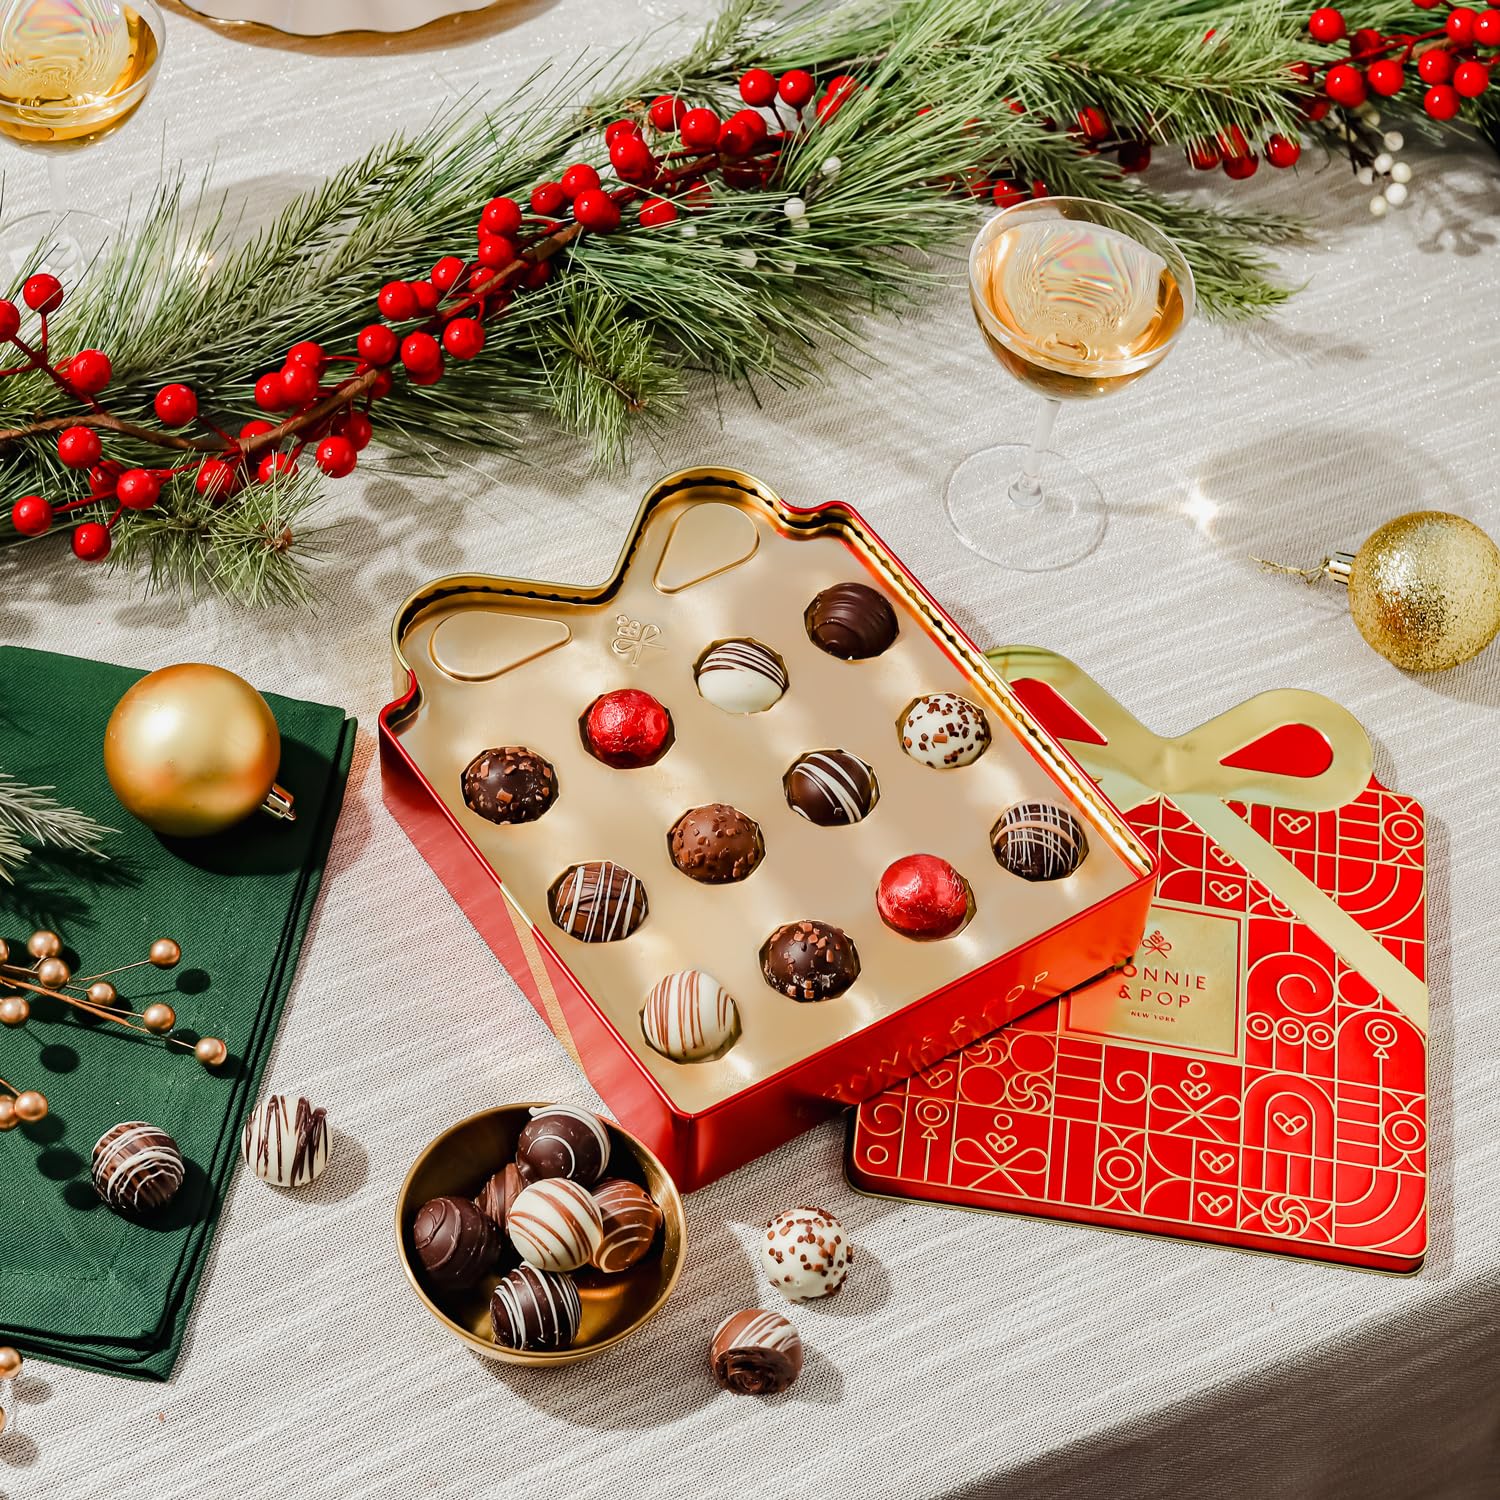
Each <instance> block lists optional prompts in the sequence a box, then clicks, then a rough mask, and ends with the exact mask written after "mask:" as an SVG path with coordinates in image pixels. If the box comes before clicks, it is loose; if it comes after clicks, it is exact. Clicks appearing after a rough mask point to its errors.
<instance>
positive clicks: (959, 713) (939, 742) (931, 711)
mask: <svg viewBox="0 0 1500 1500" xmlns="http://www.w3.org/2000/svg"><path fill="white" fill-rule="evenodd" d="M989 745H990V726H989V722H988V720H986V718H985V716H984V710H983V709H982V708H980V707H979V706H978V704H975V703H970V702H969V700H968V699H967V698H960V697H959V696H958V694H957V693H933V694H931V695H930V696H928V697H926V698H918V699H917V701H916V702H915V703H913V704H912V706H911V707H910V708H909V709H907V711H906V714H905V717H904V718H903V719H902V720H901V748H902V749H903V750H905V751H906V753H907V754H908V755H909V756H911V758H912V759H913V760H916V761H920V762H921V763H922V764H923V765H924V766H934V767H936V768H937V769H938V770H949V769H951V768H952V767H954V766H967V765H970V764H972V763H973V762H974V761H976V760H978V759H979V757H980V756H981V755H983V754H984V752H985V751H986V750H988V749H989Z"/></svg>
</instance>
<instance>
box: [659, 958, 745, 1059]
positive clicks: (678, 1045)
mask: <svg viewBox="0 0 1500 1500" xmlns="http://www.w3.org/2000/svg"><path fill="white" fill-rule="evenodd" d="M739 1029H740V1013H739V1009H738V1007H737V1006H736V1005H735V1003H734V998H733V996H731V995H730V993H729V991H728V990H726V989H725V988H724V986H723V985H722V984H720V983H719V981H718V980H717V979H715V978H714V977H713V975H712V974H705V973H704V972H703V970H702V969H681V970H679V971H678V972H677V973H676V974H668V975H667V977H666V978H665V979H663V980H661V981H660V982H659V983H658V984H657V985H656V986H655V987H654V988H653V989H652V991H651V993H650V994H649V995H647V996H646V1004H645V1007H644V1008H643V1009H642V1011H641V1030H642V1031H643V1032H645V1034H646V1040H647V1041H648V1042H650V1043H651V1045H652V1046H653V1047H654V1048H655V1049H656V1050H657V1051H658V1052H660V1053H661V1055H662V1056H663V1057H670V1058H671V1059H672V1061H673V1062H682V1063H685V1062H698V1061H700V1060H701V1059H702V1058H705V1057H712V1056H714V1054H715V1053H718V1052H722V1051H723V1050H724V1048H725V1047H727V1046H728V1045H729V1044H730V1043H731V1042H732V1041H733V1040H734V1039H735V1037H736V1036H737V1035H738V1034H739Z"/></svg>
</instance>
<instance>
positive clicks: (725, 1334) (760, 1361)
mask: <svg viewBox="0 0 1500 1500" xmlns="http://www.w3.org/2000/svg"><path fill="white" fill-rule="evenodd" d="M708 1362H709V1366H710V1368H711V1369H712V1370H713V1372H714V1379H715V1380H717V1381H718V1382H719V1384H720V1385H721V1386H723V1387H724V1389H725V1390H726V1391H733V1392H735V1394H736V1395H740V1396H774V1395H777V1394H778V1393H779V1392H781V1391H784V1390H785V1389H786V1388H787V1387H788V1386H789V1385H790V1384H791V1383H792V1382H793V1381H794V1380H795V1379H796V1378H797V1377H798V1375H800V1374H801V1373H802V1340H801V1338H799V1337H798V1334H797V1330H796V1329H795V1328H793V1327H792V1325H791V1324H790V1323H788V1322H787V1320H786V1319H785V1318H783V1317H782V1316H781V1314H780V1313H773V1312H762V1311H761V1310H760V1309H759V1308H757V1307H751V1308H746V1310H745V1311H744V1312H737V1313H731V1314H730V1315H729V1316H728V1317H727V1318H725V1319H724V1321H723V1322H722V1323H720V1324H719V1326H718V1328H717V1329H715V1330H714V1337H713V1342H712V1344H710V1346H709V1350H708Z"/></svg>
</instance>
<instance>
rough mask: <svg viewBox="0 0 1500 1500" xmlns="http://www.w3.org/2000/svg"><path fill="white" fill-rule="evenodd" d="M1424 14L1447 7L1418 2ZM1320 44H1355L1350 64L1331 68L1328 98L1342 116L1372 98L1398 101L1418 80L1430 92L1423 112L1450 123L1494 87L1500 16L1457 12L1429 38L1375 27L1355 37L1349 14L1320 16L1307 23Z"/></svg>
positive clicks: (1462, 8)
mask: <svg viewBox="0 0 1500 1500" xmlns="http://www.w3.org/2000/svg"><path fill="white" fill-rule="evenodd" d="M1412 3H1413V4H1414V5H1416V6H1417V8H1418V9H1419V10H1435V9H1437V8H1438V6H1440V5H1442V4H1444V3H1445V0H1412ZM1307 29H1308V32H1309V33H1310V34H1311V35H1312V37H1313V38H1314V40H1316V41H1319V42H1324V43H1327V44H1329V45H1333V44H1335V43H1337V42H1341V41H1344V40H1345V39H1346V38H1347V39H1348V44H1349V57H1348V60H1347V61H1344V62H1334V63H1330V64H1324V65H1323V66H1324V67H1326V69H1327V71H1326V74H1325V76H1324V78H1323V93H1324V95H1325V96H1326V97H1327V99H1328V100H1330V101H1331V102H1332V103H1333V104H1337V105H1339V106H1340V107H1341V108H1343V109H1358V108H1359V106H1360V105H1361V104H1363V103H1364V102H1365V101H1366V100H1367V99H1368V98H1369V97H1370V96H1371V95H1372V94H1373V95H1376V96H1379V97H1381V98H1391V97H1393V96H1394V95H1396V94H1399V93H1400V92H1401V91H1402V90H1403V89H1404V88H1405V87H1406V85H1407V83H1408V81H1409V74H1408V69H1409V68H1410V67H1411V65H1412V59H1413V58H1415V59H1416V75H1417V80H1418V82H1419V84H1421V85H1423V86H1424V92H1423V94H1422V108H1423V109H1424V110H1426V111H1427V113H1428V114H1429V115H1431V116H1432V118H1433V119H1434V120H1451V119H1453V118H1454V117H1455V116H1456V115H1457V114H1458V112H1459V110H1460V109H1461V108H1462V107H1463V102H1464V100H1466V99H1477V98H1478V97H1479V96H1480V95H1481V94H1482V93H1484V92H1485V90H1486V89H1488V88H1489V86H1490V70H1491V68H1493V67H1494V66H1495V64H1496V62H1497V61H1500V10H1497V9H1488V10H1479V11H1476V10H1471V9H1470V8H1469V7H1468V6H1467V5H1455V6H1453V7H1451V8H1450V9H1449V11H1448V14H1447V16H1446V17H1445V18H1444V20H1443V24H1442V25H1441V26H1439V27H1435V28H1433V29H1431V30H1428V31H1423V32H1417V33H1398V34H1395V35H1391V36H1386V35H1383V34H1382V33H1381V32H1379V31H1376V30H1374V29H1373V28H1371V27H1368V26H1364V27H1360V28H1359V29H1358V30H1356V31H1354V32H1352V33H1351V32H1350V31H1349V30H1348V25H1347V23H1346V22H1345V20H1344V15H1343V12H1342V11H1339V10H1335V9H1334V8H1333V7H1332V6H1323V7H1322V8H1321V9H1319V10H1315V11H1314V12H1313V13H1312V15H1311V16H1309V17H1308V20H1307Z"/></svg>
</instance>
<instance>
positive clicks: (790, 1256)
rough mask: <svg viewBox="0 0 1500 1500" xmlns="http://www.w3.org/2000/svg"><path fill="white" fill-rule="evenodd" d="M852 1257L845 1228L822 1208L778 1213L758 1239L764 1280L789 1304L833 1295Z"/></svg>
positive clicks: (842, 1279) (841, 1283)
mask: <svg viewBox="0 0 1500 1500" xmlns="http://www.w3.org/2000/svg"><path fill="white" fill-rule="evenodd" d="M852 1256H853V1251H852V1250H851V1249H850V1248H849V1239H848V1236H847V1235H846V1234H845V1233H844V1226H843V1225H842V1224H840V1223H839V1221H838V1220H837V1219H835V1218H834V1216H833V1215H832V1214H831V1213H829V1212H828V1211H827V1210H826V1209H821V1208H789V1209H787V1211H786V1212H785V1213H781V1214H777V1215H776V1217H775V1218H774V1219H772V1220H771V1222H770V1223H769V1224H768V1225H767V1226H766V1232H765V1233H764V1234H763V1235H762V1236H761V1239H760V1263H761V1267H762V1269H763V1270H764V1271H765V1273H766V1279H767V1280H768V1281H769V1282H770V1283H771V1285H772V1286H774V1287H775V1288H776V1290H777V1291H779V1292H780V1293H781V1294H782V1295H783V1296H785V1297H786V1298H787V1299H788V1300H789V1301H792V1302H811V1301H812V1300H813V1299H814V1298H817V1297H831V1296H833V1294H834V1293H835V1292H836V1291H838V1289H839V1288H840V1287H841V1286H843V1284H844V1278H845V1277H846V1276H847V1275H848V1274H849V1261H850V1259H851V1258H852Z"/></svg>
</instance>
